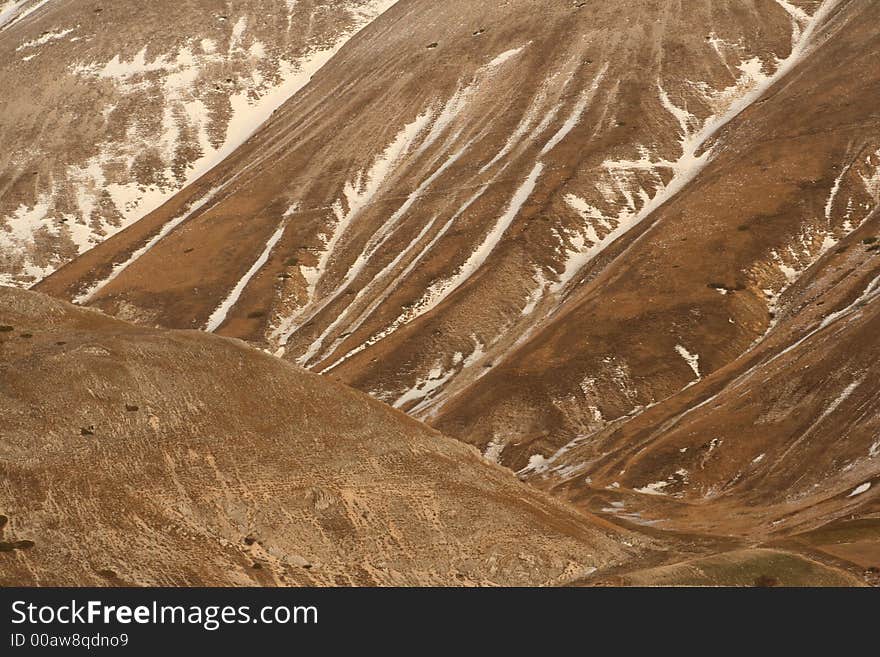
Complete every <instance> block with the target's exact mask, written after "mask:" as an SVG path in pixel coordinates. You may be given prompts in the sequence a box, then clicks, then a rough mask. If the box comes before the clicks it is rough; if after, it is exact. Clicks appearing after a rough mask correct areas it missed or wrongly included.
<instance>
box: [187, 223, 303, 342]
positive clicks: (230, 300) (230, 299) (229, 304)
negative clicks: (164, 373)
mask: <svg viewBox="0 0 880 657" xmlns="http://www.w3.org/2000/svg"><path fill="white" fill-rule="evenodd" d="M286 228H287V222H282V223H281V225H280V226H278V228H277V229H276V230H275V232H274V233H272V236H271V237H270V238H269V240H268V241H267V242H266V247H265V248H264V249H263V252H262V253H261V254H260V256H259V257H258V258H257V259H256V261H254V264H253V265H251V267H250V269H248V270H247V273H245V275H244V276H242V277H241V280H239V281H238V283H237V284H236V285H235V287H234V288H232V291H231V292H230V293H229V294H228V295H227V296H226V298H225V299H224V300H223V301H222V302H221V303H220V305H219V306H217V309H216V310H214V312H213V313H212V314H211V317H209V318H208V322H207V324H206V325H205V330H206V331H208V332H210V333H213V332H214V331H216V330H217V329H218V328H220V326H222V325H223V322H225V321H226V317H227V315H229V311H230V310H232V308H233V306H235V304H236V303H238V300H239V298H240V297H241V293H242V292H244V289H245V288H246V287H247V285H248V283H250V282H251V279H252V278H253V277H254V276H255V275H256V273H257V272H258V271H260V270H261V269H262V268H263V266H264V265H265V264H266V263H267V262H268V260H269V255H270V254H271V253H272V249H274V248H275V245H276V244H278V241H279V240H280V239H281V236H282V235H284V230H285V229H286Z"/></svg>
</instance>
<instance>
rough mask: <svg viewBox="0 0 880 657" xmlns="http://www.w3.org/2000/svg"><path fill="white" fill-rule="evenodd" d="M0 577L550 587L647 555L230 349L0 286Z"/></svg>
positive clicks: (458, 454)
mask: <svg viewBox="0 0 880 657" xmlns="http://www.w3.org/2000/svg"><path fill="white" fill-rule="evenodd" d="M0 325H2V327H0V328H2V332H0V354H2V362H0V381H2V387H0V417H2V418H3V424H2V427H0V471H2V475H3V476H2V478H0V481H2V483H0V511H2V514H3V515H2V518H0V519H2V522H0V531H2V532H3V535H2V537H0V538H2V545H3V550H2V551H0V583H2V584H4V585H12V584H19V585H21V584H28V585H33V584H41V585H53V584H54V585H63V584H67V585H86V584H94V585H106V584H122V583H127V584H137V585H142V584H155V585H171V584H174V585H218V584H227V585H248V584H250V585H253V584H273V585H280V584H299V585H304V584H311V585H366V584H370V585H375V584H409V585H414V584H434V585H437V584H476V583H479V584H542V583H554V582H557V583H561V582H564V581H566V580H568V579H571V578H574V577H577V576H580V575H583V574H585V573H588V572H591V571H592V569H594V568H602V567H604V566H606V565H610V564H618V563H621V562H622V561H624V560H628V559H630V558H631V557H632V556H634V555H635V554H637V553H638V552H639V551H640V549H642V548H640V547H633V546H639V545H641V546H648V545H650V544H651V543H652V541H651V540H649V539H644V538H639V537H638V536H636V535H635V534H633V533H632V532H629V531H625V530H621V529H618V528H615V527H614V526H612V525H610V524H608V523H606V522H604V521H601V520H598V519H596V518H594V517H591V516H583V515H579V514H576V513H574V512H572V511H571V510H569V509H567V508H565V507H563V506H561V505H559V504H558V503H555V502H554V501H552V500H550V499H549V498H547V497H546V496H544V495H543V494H541V493H538V492H536V491H533V490H530V489H528V488H527V487H526V486H525V485H523V484H521V483H520V482H518V481H517V480H516V479H515V478H514V477H513V476H512V475H510V473H507V472H505V471H504V470H502V469H500V468H497V467H495V466H493V465H491V464H487V463H485V462H484V461H482V459H480V457H479V455H478V454H477V453H476V452H475V451H474V450H473V449H472V448H469V447H466V446H464V445H462V444H461V443H459V442H457V441H453V440H451V439H448V438H445V437H443V436H441V435H439V434H437V433H436V432H433V431H431V430H429V429H427V428H426V427H424V426H422V425H420V424H419V423H417V422H415V421H413V420H411V419H409V418H407V417H406V416H404V415H403V414H401V413H398V412H396V411H393V410H392V409H389V408H387V407H384V406H383V405H382V404H380V403H379V402H376V401H375V400H372V399H370V398H368V397H367V396H365V395H363V394H361V393H358V392H356V391H352V390H350V389H347V388H345V387H343V386H340V385H338V384H335V383H333V382H330V381H327V380H326V379H324V378H322V377H318V376H316V375H314V374H309V373H307V372H304V371H302V370H300V369H299V368H297V367H295V366H292V365H290V364H288V363H284V362H283V361H280V360H278V359H275V358H273V357H271V356H268V355H265V354H261V353H260V352H257V351H255V350H253V349H251V348H249V347H247V346H245V345H244V344H242V343H240V342H236V341H231V340H227V339H222V338H216V337H213V336H206V335H204V334H200V333H196V332H167V331H156V330H152V329H143V328H137V327H134V326H131V325H126V324H124V323H122V322H119V321H116V320H113V319H110V318H108V317H106V316H103V315H101V314H99V313H96V312H94V311H91V310H83V309H77V308H74V307H72V306H70V305H68V304H65V303H63V302H59V301H57V300H51V299H49V298H47V297H44V296H42V295H37V294H35V293H32V292H24V291H18V290H14V289H10V288H0Z"/></svg>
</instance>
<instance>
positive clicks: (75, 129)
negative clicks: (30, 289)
mask: <svg viewBox="0 0 880 657" xmlns="http://www.w3.org/2000/svg"><path fill="white" fill-rule="evenodd" d="M391 4H393V2H392V0H346V1H345V2H340V1H338V0H317V1H309V2H294V1H293V0H259V1H257V0H244V1H238V2H233V3H230V2H225V1H223V0H198V1H196V0H173V1H169V0H150V2H137V1H136V0H122V1H120V0H114V1H113V2H104V3H96V2H92V1H91V0H0V88H2V89H3V90H4V92H3V94H2V95H0V143H2V144H3V150H2V152H0V283H16V284H20V285H25V284H29V283H33V282H35V281H37V280H39V279H40V278H42V277H44V276H46V275H47V274H49V273H51V272H52V271H53V270H54V269H56V268H57V267H58V266H59V265H61V264H64V263H65V262H67V261H69V260H71V259H72V258H73V257H75V256H76V255H78V254H79V253H81V252H83V251H85V250H87V249H88V248H90V247H92V246H94V245H95V244H97V243H99V242H100V241H101V240H103V239H105V238H106V237H107V236H109V235H112V234H114V233H116V232H118V231H119V230H120V229H122V228H124V227H125V226H128V225H129V224H131V223H133V222H134V221H136V220H138V219H140V218H141V217H143V216H144V215H145V214H147V213H149V212H150V211H151V210H154V209H155V208H156V207H158V206H159V205H161V204H162V203H163V202H164V201H166V200H167V199H168V198H170V197H171V196H173V195H174V193H175V192H177V191H178V190H180V189H181V188H182V187H183V186H184V185H186V184H188V183H190V182H192V181H193V180H195V179H196V178H198V177H199V176H200V175H201V174H202V173H204V172H205V171H207V170H209V169H210V168H211V167H212V166H213V165H215V164H216V163H217V162H219V161H221V160H222V159H223V158H224V157H226V156H227V155H229V154H230V153H231V152H232V151H233V150H234V149H235V148H236V147H238V146H239V145H240V144H241V143H243V142H244V141H245V140H246V139H247V137H248V136H250V135H251V134H252V133H253V132H254V130H256V129H257V128H258V127H259V125H260V124H261V123H262V122H263V121H264V120H265V119H267V118H268V117H269V116H270V115H271V113H272V111H273V110H274V109H275V108H277V107H278V106H279V105H281V104H282V103H283V102H284V101H285V100H287V99H288V98H290V96H291V95H293V94H294V93H295V92H296V91H297V90H299V89H300V88H301V87H302V86H303V85H305V84H306V83H307V82H308V80H309V77H310V76H311V75H312V74H313V73H314V72H315V71H316V70H317V69H318V68H319V67H320V66H321V65H323V64H324V63H325V62H326V61H327V60H328V59H330V57H331V56H332V55H333V53H334V52H335V51H336V50H337V49H338V48H339V47H340V46H341V45H342V44H343V43H344V42H345V41H346V40H347V39H348V38H349V37H351V35H352V34H353V33H354V32H356V31H357V30H358V29H359V28H360V27H362V26H363V25H365V24H366V23H368V22H369V21H370V20H372V19H373V18H375V17H376V16H377V15H378V14H380V13H381V12H382V11H383V10H384V9H386V8H387V7H388V6H390V5H391Z"/></svg>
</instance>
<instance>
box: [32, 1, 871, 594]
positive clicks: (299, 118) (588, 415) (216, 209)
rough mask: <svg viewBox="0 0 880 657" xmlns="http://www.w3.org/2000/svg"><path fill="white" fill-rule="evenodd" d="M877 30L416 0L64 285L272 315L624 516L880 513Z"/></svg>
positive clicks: (643, 5)
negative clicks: (879, 496) (879, 507)
mask: <svg viewBox="0 0 880 657" xmlns="http://www.w3.org/2000/svg"><path fill="white" fill-rule="evenodd" d="M878 23H880V4H878V3H876V2H873V1H871V0H823V1H820V0H810V1H803V2H796V1H794V0H792V1H786V0H736V1H733V0H706V1H705V2H700V3H682V2H679V1H678V0H652V1H650V2H644V1H638V2H637V1H635V0H632V1H630V0H621V1H620V2H613V3H612V2H599V1H594V2H586V3H570V2H567V1H561V0H560V1H558V2H557V1H553V2H541V3H537V2H534V1H530V0H511V2H507V3H504V4H496V3H491V4H490V3H474V2H468V1H465V0H450V1H449V2H443V3H436V2H429V1H427V0H401V1H400V2H398V3H396V4H395V5H394V6H393V7H391V8H390V9H389V10H388V11H387V12H385V13H384V14H383V15H382V16H380V17H379V18H378V19H377V20H376V21H374V22H373V23H372V24H370V25H369V26H368V27H367V28H366V29H365V30H363V31H362V32H360V33H359V34H358V35H357V36H356V37H355V38H353V39H352V40H351V41H350V42H348V44H347V45H346V46H345V47H344V48H343V49H342V50H340V51H339V53H338V54H337V55H336V56H335V57H333V59H331V60H330V61H329V62H328V64H327V65H326V66H324V67H323V68H322V69H321V71H320V72H319V73H318V74H316V75H315V77H314V78H313V79H312V81H311V82H310V83H309V84H308V85H307V86H305V87H304V88H303V89H302V90H301V91H300V92H299V93H297V94H296V95H295V96H294V97H293V98H291V100H290V101H288V102H287V103H285V104H284V106H283V107H281V108H280V109H279V111H278V112H276V113H275V114H274V115H273V117H272V119H271V120H270V121H268V122H267V123H266V124H265V125H264V126H263V128H262V129H261V130H260V131H259V132H258V133H256V134H255V135H254V136H253V137H252V138H251V140H249V141H248V142H247V143H246V144H244V145H243V146H242V147H241V148H239V149H238V150H237V151H235V153H234V154H232V155H231V156H230V157H229V158H228V159H226V160H225V161H223V162H222V163H221V164H219V165H218V166H217V167H215V168H214V169H212V170H211V171H210V172H209V173H207V174H206V175H205V176H204V177H203V178H201V179H200V180H199V181H198V182H197V183H196V184H194V185H191V186H189V187H188V188H186V189H185V190H184V191H183V192H182V193H180V194H178V195H176V196H175V197H174V198H172V199H171V200H170V201H169V202H168V203H166V204H165V205H163V206H162V207H160V208H158V209H157V210H156V211H155V212H152V213H151V214H149V215H148V216H147V217H145V218H144V219H143V220H141V221H139V222H137V223H136V224H134V225H133V226H131V227H130V228H129V229H127V230H125V231H122V232H121V233H119V234H117V235H116V236H114V237H112V238H110V239H108V240H107V241H105V242H104V243H102V244H100V245H99V246H97V247H96V248H94V249H92V250H91V251H89V252H87V253H86V254H84V255H83V256H81V257H80V258H78V259H76V260H75V261H73V262H72V263H70V264H69V265H67V266H66V267H64V268H62V269H61V270H59V271H58V272H56V273H55V274H54V275H52V276H50V277H49V278H47V279H45V280H44V281H43V282H42V283H40V284H39V286H38V289H41V290H42V291H45V292H48V293H50V294H53V295H56V296H60V297H62V298H66V299H70V300H75V301H76V302H77V303H80V304H92V305H94V306H97V307H99V308H101V309H103V310H105V311H107V312H110V313H112V314H115V315H117V316H120V317H123V318H127V319H131V320H135V321H137V322H139V323H142V324H147V325H159V326H167V327H178V328H200V329H204V330H208V331H212V332H217V333H219V334H222V335H227V336H232V337H239V338H243V339H246V340H248V341H250V342H252V343H254V344H256V345H259V346H261V347H265V348H267V349H269V350H270V351H272V352H274V353H276V354H278V355H280V356H282V357H283V358H285V359H288V360H293V361H296V362H297V363H299V364H301V365H303V366H305V367H307V368H309V369H311V370H313V371H316V372H321V373H323V374H325V375H327V376H328V377H331V378H338V379H340V380H342V381H344V382H346V383H348V384H351V385H353V386H355V387H357V388H359V389H361V390H363V391H366V392H369V393H370V394H372V395H373V396H375V397H377V398H379V399H381V400H384V401H386V402H387V403H389V404H392V405H394V406H396V407H398V408H400V409H402V410H405V411H406V412H408V413H409V414H411V415H413V416H414V417H416V418H419V419H422V420H425V421H426V422H428V423H430V424H431V425H433V426H435V427H437V428H439V429H440V430H441V431H442V432H443V433H444V434H446V435H450V436H453V437H456V438H459V439H461V440H463V441H465V442H469V443H471V444H473V445H475V446H477V447H479V448H480V450H481V451H483V453H484V455H485V456H486V458H488V459H491V460H495V461H497V462H499V463H501V464H503V465H506V466H508V467H510V468H512V469H514V470H516V471H518V472H519V473H520V475H521V476H522V477H524V478H530V479H531V481H532V482H533V483H535V484H536V485H539V486H546V487H548V488H550V489H552V490H553V491H555V492H556V493H557V494H560V495H564V496H566V497H567V498H568V499H570V500H572V501H574V502H576V503H578V504H582V505H583V506H584V508H586V509H589V510H591V511H595V512H600V513H605V514H607V515H611V516H616V517H617V521H618V522H623V523H635V524H638V523H642V524H643V526H644V523H651V524H652V525H653V526H654V528H656V529H669V530H676V531H679V532H696V533H699V534H712V535H716V536H721V535H724V536H737V537H740V538H743V540H747V541H754V542H768V541H769V542H773V541H796V542H797V543H798V545H810V546H812V547H810V549H813V548H814V547H815V545H817V544H815V541H816V540H819V539H815V538H814V535H813V534H812V532H816V531H819V532H820V533H821V532H824V533H821V536H826V535H827V534H828V533H829V532H831V530H830V529H829V527H832V528H836V527H837V526H838V523H841V522H843V519H844V518H849V517H852V516H855V517H856V519H857V520H860V521H865V522H868V523H869V526H868V527H869V528H868V529H865V530H864V532H866V533H867V534H869V535H875V534H876V526H875V525H870V522H872V521H873V520H875V519H876V518H877V514H878V511H877V505H876V498H877V491H878V490H880V483H878V481H877V476H878V473H880V448H878V445H877V441H878V421H880V419H878V418H880V408H878V407H877V404H876V400H877V398H878V394H880V388H878V375H877V355H878V354H877V348H878V344H880V343H878V338H877V335H878V333H877V328H878V327H877V321H876V320H877V307H878V306H877V303H878V296H877V294H878V283H877V278H876V277H877V276H878V275H880V270H878V267H880V251H878V249H880V246H878V244H880V242H878V241H877V240H878V239H880V223H878V222H880V219H878V206H880V115H878V110H877V108H878V107H880V65H878V62H880V57H878V55H880V33H878V32H877V30H876V29H875V27H874V26H875V25H877V24H878ZM822 527H824V529H822ZM871 532H874V534H871ZM832 533H833V532H832ZM844 533H845V532H844ZM822 540H825V539H824V538H823V539H822ZM858 541H866V542H865V543H864V544H863V543H859V545H861V546H862V547H860V548H859V549H858V550H856V549H855V548H852V550H854V551H851V552H847V550H849V549H850V548H846V549H844V548H839V547H831V548H828V549H829V550H832V552H830V553H828V554H833V555H837V556H838V557H839V556H840V555H842V554H844V553H845V552H847V554H849V557H847V558H850V557H852V559H854V560H855V561H854V563H859V564H867V563H868V561H870V563H871V564H873V563H874V562H873V561H871V560H870V559H868V561H865V560H864V554H865V553H866V552H877V546H878V543H877V541H876V537H875V538H871V537H870V536H869V537H868V538H865V536H864V535H863V534H859V538H858ZM872 541H873V542H872ZM823 545H824V544H823ZM865 546H867V547H865ZM816 549H818V548H816ZM822 549H823V550H824V549H825V548H822ZM743 555H744V556H743V558H744V559H751V558H752V556H753V555H751V554H746V553H743ZM853 555H855V556H853ZM772 556H773V555H772V554H770V553H762V557H761V558H763V557H767V558H770V557H772ZM841 558H843V557H841ZM860 559H861V560H862V561H859V560H860ZM716 563H717V562H713V564H716ZM872 567H873V566H872ZM878 567H880V564H878ZM685 570H687V569H685ZM676 572H680V571H678V570H677V571H676ZM655 575H657V573H655ZM657 576H658V577H661V579H662V577H665V575H657ZM633 581H635V580H633Z"/></svg>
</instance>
